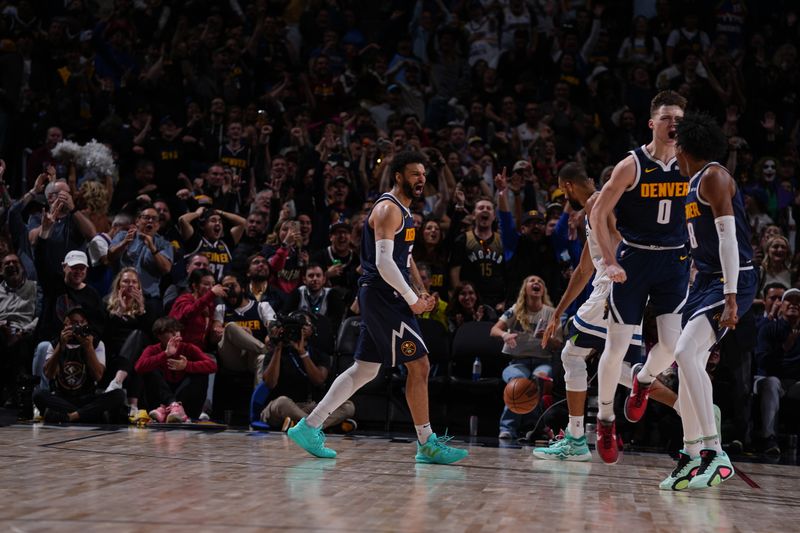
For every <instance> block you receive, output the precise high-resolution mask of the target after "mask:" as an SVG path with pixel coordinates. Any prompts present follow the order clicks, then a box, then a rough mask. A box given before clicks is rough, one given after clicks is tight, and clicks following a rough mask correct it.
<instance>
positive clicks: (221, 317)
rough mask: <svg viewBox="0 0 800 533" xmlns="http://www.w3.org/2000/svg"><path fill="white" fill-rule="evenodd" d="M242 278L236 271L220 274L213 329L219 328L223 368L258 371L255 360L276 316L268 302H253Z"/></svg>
mask: <svg viewBox="0 0 800 533" xmlns="http://www.w3.org/2000/svg"><path fill="white" fill-rule="evenodd" d="M242 285H243V282H242V281H241V280H240V279H239V278H238V277H237V276H235V275H233V274H228V275H227V276H225V277H224V278H222V286H223V287H224V288H225V291H226V295H225V297H224V298H223V300H224V302H225V303H224V304H219V305H217V307H216V308H215V310H214V325H213V326H212V328H213V329H215V330H217V331H218V330H219V329H222V332H223V333H222V339H220V341H219V352H218V353H219V359H220V363H221V365H222V366H223V367H224V368H225V369H226V370H231V371H234V372H251V373H253V374H254V375H256V376H257V375H258V361H259V358H260V357H261V358H263V355H264V353H265V352H266V350H267V346H266V344H264V342H265V340H266V338H267V327H268V325H269V323H270V322H272V321H273V320H275V311H274V310H273V309H272V306H271V305H270V304H269V303H268V302H256V301H254V300H251V299H250V298H248V297H247V295H246V294H245V291H244V289H243V288H242Z"/></svg>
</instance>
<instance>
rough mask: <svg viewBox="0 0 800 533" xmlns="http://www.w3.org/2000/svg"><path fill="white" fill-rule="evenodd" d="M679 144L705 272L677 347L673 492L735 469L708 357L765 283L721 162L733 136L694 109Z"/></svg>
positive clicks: (710, 482)
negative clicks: (677, 442)
mask: <svg viewBox="0 0 800 533" xmlns="http://www.w3.org/2000/svg"><path fill="white" fill-rule="evenodd" d="M677 142H678V146H677V151H676V155H677V158H678V164H680V167H681V173H682V174H683V175H685V176H691V179H690V180H689V194H688V195H687V196H686V223H687V228H688V231H689V245H690V246H691V249H692V260H693V261H694V264H695V267H696V268H697V275H696V276H695V279H694V283H692V289H691V292H690V293H689V299H688V300H687V302H686V306H685V307H684V309H683V332H682V333H681V336H680V338H679V339H678V345H677V349H676V350H675V359H676V361H677V362H678V376H679V378H680V388H679V389H678V398H679V401H680V405H681V414H682V416H683V441H684V449H683V450H682V451H681V453H680V458H679V460H678V465H677V466H676V467H675V469H674V470H673V471H672V473H671V474H670V475H669V476H667V478H666V479H664V481H662V482H661V485H660V486H661V488H662V489H665V490H683V489H686V488H689V489H702V488H706V487H713V486H715V485H719V484H720V483H722V482H723V481H725V480H726V479H730V478H731V476H733V474H734V470H733V466H732V465H731V462H730V459H728V456H727V454H726V453H725V452H724V451H722V446H721V445H720V437H719V435H718V433H717V426H716V423H715V420H714V410H713V406H712V387H711V379H710V378H709V376H708V373H707V372H706V362H707V361H708V356H709V353H710V352H711V350H712V348H713V346H714V344H715V343H716V342H717V341H718V340H719V339H720V338H721V337H722V335H724V334H725V332H726V331H727V330H728V329H734V328H735V327H736V323H737V322H738V320H739V317H741V316H742V315H743V314H744V313H746V312H747V310H748V309H750V306H751V304H752V303H753V298H754V297H755V294H756V288H757V286H758V274H757V272H756V271H755V270H754V269H753V262H752V260H753V249H752V248H751V246H750V226H749V223H748V219H747V214H746V213H745V209H744V201H743V200H742V193H741V191H740V190H739V188H738V187H737V186H736V182H735V181H734V180H733V178H732V177H731V175H730V173H729V172H728V170H727V169H726V168H725V167H723V166H722V165H720V164H719V163H717V160H718V159H719V158H721V157H722V156H724V155H725V149H726V147H727V140H726V138H725V135H724V134H723V133H722V130H721V129H720V127H719V126H718V125H717V123H716V122H715V121H714V119H713V118H711V117H710V116H709V115H705V114H697V113H690V114H687V115H686V116H685V117H684V118H683V120H681V122H680V123H678V127H677Z"/></svg>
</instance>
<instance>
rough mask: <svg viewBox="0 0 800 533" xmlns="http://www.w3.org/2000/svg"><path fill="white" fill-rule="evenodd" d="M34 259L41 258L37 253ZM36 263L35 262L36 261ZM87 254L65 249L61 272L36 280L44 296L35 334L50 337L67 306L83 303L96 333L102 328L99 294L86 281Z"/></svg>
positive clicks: (54, 333)
mask: <svg viewBox="0 0 800 533" xmlns="http://www.w3.org/2000/svg"><path fill="white" fill-rule="evenodd" d="M36 260H37V263H38V262H39V261H41V260H42V259H41V258H40V257H39V256H38V255H37V256H36ZM37 267H38V264H37ZM88 268H89V258H88V257H87V256H86V254H85V253H84V252H81V251H80V250H72V251H71V252H68V253H67V254H66V255H65V256H64V259H63V262H62V274H61V276H60V277H58V278H51V277H42V278H40V279H39V284H40V285H41V287H42V294H43V296H44V299H43V302H42V314H41V316H40V319H39V326H38V327H37V329H36V336H37V337H38V338H39V339H51V338H53V337H55V336H56V335H58V332H59V331H61V327H62V322H63V320H64V316H65V313H66V310H67V309H69V308H70V307H73V306H75V305H80V306H81V307H83V308H84V309H85V310H86V311H85V312H86V313H88V314H89V315H90V318H91V320H90V322H91V324H92V327H93V328H96V330H95V331H96V333H98V336H99V334H100V333H101V332H102V330H103V327H102V325H103V308H104V307H105V306H104V305H103V302H102V299H101V298H100V295H99V294H98V293H97V291H96V290H95V289H93V288H92V287H91V286H89V285H87V284H86V273H87V271H88Z"/></svg>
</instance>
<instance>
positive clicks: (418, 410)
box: [289, 152, 467, 464]
mask: <svg viewBox="0 0 800 533" xmlns="http://www.w3.org/2000/svg"><path fill="white" fill-rule="evenodd" d="M425 161H426V160H425V157H424V156H423V155H422V154H420V153H417V152H400V153H399V154H397V155H396V156H395V158H394V160H393V161H392V163H391V173H392V176H393V179H394V180H395V183H394V187H393V188H392V190H391V192H388V193H384V194H383V195H381V196H380V197H379V198H378V199H377V200H376V201H375V205H374V206H373V207H372V210H371V211H370V214H369V216H368V217H367V219H366V220H365V221H364V232H363V237H362V241H361V268H362V269H363V275H362V276H361V279H360V280H359V285H360V289H359V293H358V302H359V306H360V308H361V317H362V321H361V331H360V335H359V338H358V342H357V345H356V354H355V359H356V361H355V364H354V365H353V366H351V367H350V368H348V369H347V370H346V371H345V372H343V373H342V374H341V375H339V377H337V378H336V380H335V381H334V382H333V384H332V385H331V388H330V390H329V391H328V393H327V394H326V395H325V397H324V398H323V399H322V400H321V401H320V402H319V404H317V406H316V407H315V408H314V410H313V411H312V412H311V414H309V415H308V417H306V418H303V419H302V420H300V422H298V424H297V425H296V426H295V427H293V428H292V429H290V430H289V438H291V439H292V440H293V441H294V442H295V443H297V445H298V446H300V447H301V448H303V449H304V450H306V451H307V452H309V453H310V454H312V455H315V456H317V457H324V458H334V457H336V452H335V451H333V450H332V449H330V448H326V447H325V436H324V434H323V433H322V430H321V429H320V428H321V427H322V423H323V421H324V420H325V419H327V418H328V416H329V415H330V414H331V413H332V412H333V411H334V410H335V409H336V408H338V407H339V406H340V405H341V404H342V403H344V402H345V401H346V400H347V399H348V398H350V396H352V395H353V393H355V392H356V391H357V390H358V389H359V388H360V387H362V386H363V385H364V384H366V383H368V382H369V381H372V379H374V378H375V376H377V375H378V371H379V370H380V368H381V364H382V363H383V364H387V365H391V366H395V365H397V364H398V363H403V364H404V365H405V366H406V369H407V370H408V379H407V381H406V401H407V402H408V407H409V408H410V410H411V417H412V418H413V420H414V425H415V427H416V430H417V439H418V441H417V455H416V460H417V462H419V463H439V464H450V463H454V462H456V461H459V460H461V459H463V458H464V457H466V456H467V451H466V450H461V449H458V448H452V447H450V446H447V445H446V442H447V441H448V440H449V438H447V437H444V438H440V437H437V436H436V434H435V433H433V431H432V430H431V425H430V418H429V415H428V372H429V370H430V363H429V361H428V349H427V348H426V347H425V343H424V342H423V341H422V335H421V333H420V329H419V325H418V324H417V320H416V318H415V317H414V315H416V314H420V313H424V312H427V311H430V310H431V309H433V305H434V299H433V297H431V296H430V295H429V294H427V293H424V292H422V293H420V294H419V295H418V294H417V293H416V292H415V291H414V289H412V288H411V286H410V285H409V277H411V279H412V280H413V282H414V285H415V286H416V287H422V280H421V279H420V276H419V272H418V271H417V267H416V265H415V264H414V260H413V259H412V257H411V248H412V246H413V244H414V220H413V218H412V216H411V211H409V206H410V205H411V200H412V199H413V198H419V197H420V196H422V193H423V189H424V186H425Z"/></svg>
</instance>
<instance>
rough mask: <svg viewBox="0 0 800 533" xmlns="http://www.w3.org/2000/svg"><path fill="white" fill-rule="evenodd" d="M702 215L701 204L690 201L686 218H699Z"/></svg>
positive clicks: (687, 205)
mask: <svg viewBox="0 0 800 533" xmlns="http://www.w3.org/2000/svg"><path fill="white" fill-rule="evenodd" d="M699 216H700V206H698V205H697V202H689V203H688V204H686V219H687V220H688V219H690V218H697V217H699Z"/></svg>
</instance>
